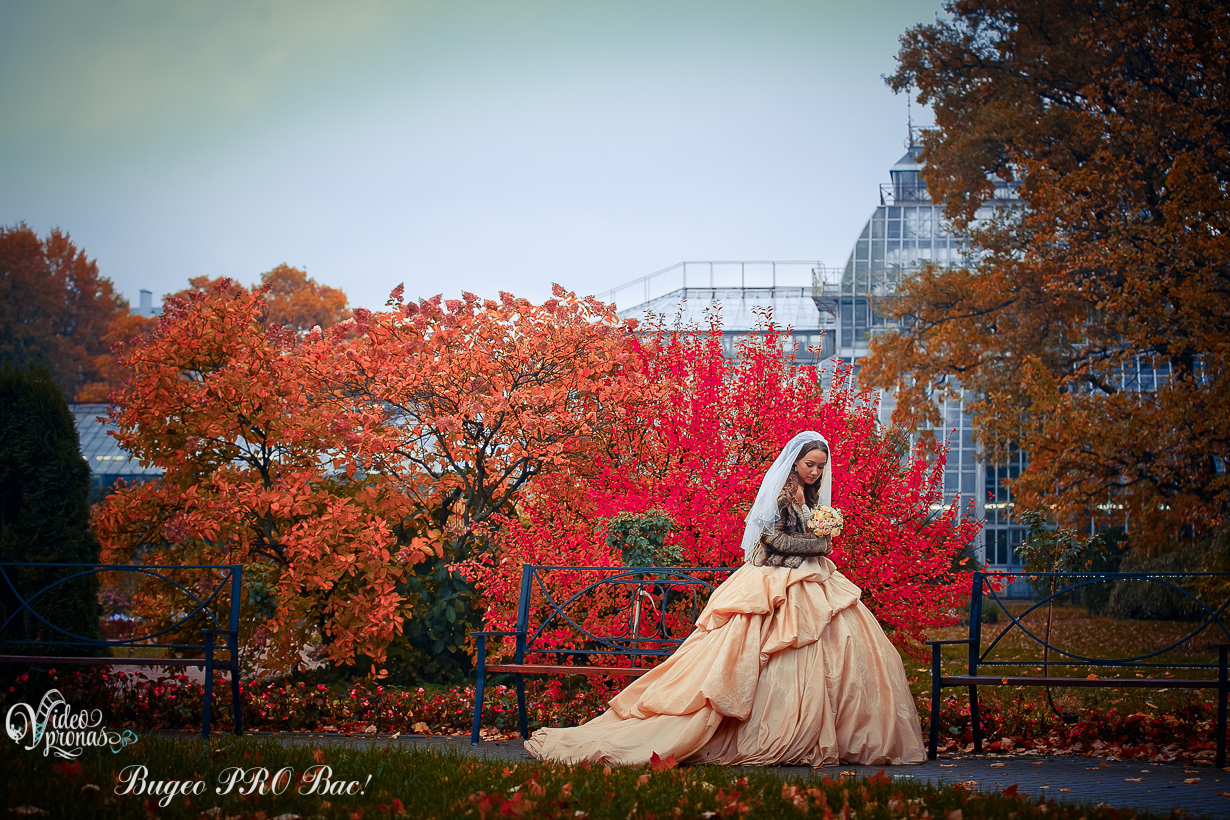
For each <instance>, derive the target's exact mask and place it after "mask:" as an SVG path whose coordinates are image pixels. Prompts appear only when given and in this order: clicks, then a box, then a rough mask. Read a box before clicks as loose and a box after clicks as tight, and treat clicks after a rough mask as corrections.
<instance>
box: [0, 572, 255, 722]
mask: <svg viewBox="0 0 1230 820" xmlns="http://www.w3.org/2000/svg"><path fill="white" fill-rule="evenodd" d="M23 570H26V571H34V572H37V574H39V575H45V574H46V572H52V573H54V572H55V571H56V570H63V572H62V573H60V574H59V577H57V578H55V580H53V581H51V582H50V583H44V582H43V581H40V582H39V583H44V585H43V586H42V587H41V588H39V589H37V590H35V591H33V592H31V591H30V590H28V589H26V588H25V585H24V584H23V583H22V578H21V576H22V575H23V574H25V573H24V572H23ZM184 571H197V572H202V573H205V572H208V573H213V572H217V573H219V577H217V578H215V579H212V580H211V581H210V583H209V584H207V585H204V586H205V587H207V588H206V589H203V590H198V591H193V589H190V588H189V587H188V586H185V585H184V584H183V583H181V582H180V581H179V580H176V579H175V578H173V577H171V575H170V574H169V573H171V572H175V573H176V574H182V573H183V572H184ZM104 573H126V574H129V575H136V576H139V577H141V578H148V579H153V580H154V581H155V582H156V583H162V584H165V585H166V586H167V588H168V590H171V591H172V592H173V593H178V594H180V595H182V596H183V598H182V600H183V601H185V604H184V608H183V610H182V611H180V612H178V613H176V614H175V615H174V616H172V617H171V618H170V619H169V621H170V623H168V624H167V625H165V626H162V627H161V628H158V627H155V628H153V629H152V630H151V631H149V632H147V633H145V634H140V635H136V636H128V637H123V638H93V637H90V636H87V635H80V634H78V633H76V632H73V631H71V630H69V629H67V628H65V627H64V626H63V625H62V624H57V623H55V622H54V621H53V619H52V618H50V617H48V615H47V614H46V613H45V612H43V611H40V609H39V605H40V604H42V603H44V602H48V603H50V602H53V601H54V600H55V598H56V593H57V591H59V592H64V591H66V590H65V589H64V588H63V585H64V584H68V583H70V582H73V581H75V580H77V579H82V578H88V577H90V576H100V575H103V574H104ZM242 579H243V567H242V566H240V565H239V564H229V565H215V564H190V565H170V564H159V565H131V564H59V563H34V562H5V563H0V617H2V618H3V620H0V647H18V646H23V647H34V648H40V649H44V650H59V649H72V650H78V651H79V652H80V654H77V655H54V656H49V655H32V654H4V655H0V661H6V662H11V663H23V662H24V663H54V664H64V663H78V664H82V663H84V664H94V665H129V666H131V665H147V666H201V667H204V669H205V683H204V686H205V693H204V705H203V714H202V722H201V733H202V734H203V735H206V736H208V735H209V728H210V719H211V712H212V702H213V673H214V671H228V672H230V678H231V698H232V712H233V717H234V726H235V734H242V732H243V726H242V721H241V715H240V706H241V700H240V691H239V672H240V669H239V664H240V654H239V653H240V648H239V601H240V592H241V589H242ZM228 599H229V600H228ZM31 620H32V621H33V623H34V624H35V625H36V626H37V627H38V628H39V632H40V633H41V634H42V635H43V637H37V638H36V637H29V636H27V635H25V634H18V635H15V636H14V635H13V633H14V632H16V631H18V630H20V631H23V632H24V630H25V628H26V627H27V625H28V624H29V623H30V621H31ZM202 623H203V624H204V626H203V627H202V626H201V624H202ZM184 629H192V630H198V631H199V632H200V633H201V634H202V635H203V637H202V640H201V641H200V642H199V643H194V642H184V641H182V640H166V641H164V640H159V639H160V638H164V637H166V638H172V637H175V636H178V635H181V634H182V631H183V630H184ZM219 635H220V636H222V638H223V640H224V644H225V645H224V646H223V647H217V646H216V645H215V640H216V637H217V636H219ZM138 647H139V648H142V649H161V650H173V651H174V652H175V653H176V654H178V655H184V654H188V653H193V652H199V653H200V654H201V657H200V658H183V657H176V658H159V657H141V658H132V657H124V658H116V657H109V656H108V655H109V654H110V653H109V650H111V649H117V648H128V649H134V648H138ZM219 648H220V649H221V650H222V651H225V652H227V653H228V655H229V658H228V659H227V660H225V661H219V660H218V659H217V658H216V657H215V653H216V651H217V650H218V649H219ZM100 649H101V650H107V654H104V655H88V654H86V653H87V652H89V651H91V650H100Z"/></svg>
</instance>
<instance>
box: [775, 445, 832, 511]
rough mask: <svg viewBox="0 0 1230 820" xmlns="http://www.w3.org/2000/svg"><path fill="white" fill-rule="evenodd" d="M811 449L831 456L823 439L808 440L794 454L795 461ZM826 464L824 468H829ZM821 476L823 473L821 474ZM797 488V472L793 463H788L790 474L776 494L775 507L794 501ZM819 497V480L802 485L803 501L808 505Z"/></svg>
mask: <svg viewBox="0 0 1230 820" xmlns="http://www.w3.org/2000/svg"><path fill="white" fill-rule="evenodd" d="M812 450H823V451H824V453H825V455H827V456H829V458H832V455H833V454H832V453H830V452H829V448H828V446H827V445H826V444H825V443H824V442H823V441H809V442H807V443H806V444H804V445H803V447H802V449H801V450H799V454H798V455H797V456H795V459H794V460H795V463H798V461H799V459H801V458H802V457H803V456H805V455H807V454H808V453H810V452H811V451H812ZM829 466H830V465H828V464H825V465H824V469H826V470H827V469H829ZM821 475H822V476H823V473H822V474H821ZM798 489H799V474H798V472H796V471H795V468H794V464H791V465H790V475H788V476H787V477H786V483H785V484H783V485H782V491H781V492H780V493H778V494H777V507H778V509H784V508H786V507H789V506H790V505H791V504H793V503H794V494H795V492H796V491H797V490H798ZM819 498H820V482H819V481H815V482H812V483H811V484H804V485H803V501H804V502H805V503H806V504H807V506H808V507H814V506H816V501H817V500H819Z"/></svg>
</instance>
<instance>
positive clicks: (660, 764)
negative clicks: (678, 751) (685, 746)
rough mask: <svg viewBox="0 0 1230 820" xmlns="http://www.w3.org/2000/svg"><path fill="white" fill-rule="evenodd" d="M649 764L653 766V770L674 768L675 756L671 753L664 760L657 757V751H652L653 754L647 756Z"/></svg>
mask: <svg viewBox="0 0 1230 820" xmlns="http://www.w3.org/2000/svg"><path fill="white" fill-rule="evenodd" d="M649 765H650V766H652V767H653V770H654V771H661V770H662V769H673V768H675V756H674V755H671V756H669V757H667V758H666V759H665V760H663V759H662V758H660V757H658V753H657V752H654V753H653V755H652V756H651V757H650V758H649Z"/></svg>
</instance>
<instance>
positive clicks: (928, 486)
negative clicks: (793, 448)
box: [470, 323, 980, 648]
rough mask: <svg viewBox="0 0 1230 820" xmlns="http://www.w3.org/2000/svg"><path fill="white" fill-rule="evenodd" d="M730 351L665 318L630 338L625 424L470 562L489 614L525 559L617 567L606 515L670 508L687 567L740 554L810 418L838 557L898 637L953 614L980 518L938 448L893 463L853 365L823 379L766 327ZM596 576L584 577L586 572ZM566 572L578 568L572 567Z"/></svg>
mask: <svg viewBox="0 0 1230 820" xmlns="http://www.w3.org/2000/svg"><path fill="white" fill-rule="evenodd" d="M764 330H765V332H764V333H762V334H757V335H752V336H749V337H746V338H745V339H743V340H742V341H741V342H740V343H739V345H738V349H737V355H736V357H735V358H734V359H733V360H732V359H728V358H726V357H725V356H724V355H723V352H722V344H721V328H720V325H719V324H716V323H715V324H714V325H712V326H711V327H710V328H708V329H707V330H706V331H701V332H697V331H696V330H695V329H691V330H671V331H667V330H660V331H659V332H657V333H655V334H650V335H648V336H647V337H646V338H645V339H644V340H643V342H642V344H640V345H638V347H637V355H638V357H639V359H640V364H639V369H640V370H642V371H643V372H644V374H645V377H646V380H647V381H646V385H645V389H644V390H643V392H641V393H640V394H639V395H637V396H633V397H630V401H629V410H628V418H629V419H632V420H634V423H632V424H628V425H625V426H623V427H621V428H619V429H618V430H616V431H615V433H614V435H613V436H612V437H611V440H610V442H609V444H608V445H607V446H606V447H605V448H603V449H597V448H595V449H593V450H591V453H592V455H591V457H590V459H588V460H587V461H585V462H583V464H582V468H581V469H574V470H563V469H561V470H556V471H552V472H550V473H547V474H544V475H543V476H541V477H540V478H539V480H537V481H536V482H535V483H534V485H533V486H532V487H531V488H530V489H529V490H528V491H527V492H526V494H525V496H524V498H523V500H522V501H521V502H520V503H519V504H518V507H517V515H516V516H506V517H504V518H503V519H502V520H501V522H500V527H499V529H498V533H497V535H496V541H497V543H498V548H497V549H496V550H494V551H492V552H491V553H489V554H488V555H487V556H485V560H480V561H475V562H473V563H472V565H471V568H470V571H471V572H472V573H473V576H474V577H475V578H476V580H477V582H478V584H479V586H480V588H482V589H483V591H484V595H485V597H486V599H487V603H488V607H487V615H486V618H487V623H488V625H489V626H490V627H491V628H492V629H497V630H500V629H509V628H511V626H512V619H513V617H514V614H515V611H516V607H515V605H516V602H517V598H518V595H519V584H520V576H521V570H520V567H521V565H522V564H527V563H531V564H546V565H585V566H619V563H620V556H619V554H618V553H617V551H616V550H615V549H614V548H612V547H610V546H608V544H607V542H606V538H605V529H604V527H605V522H607V521H608V520H609V519H610V518H611V517H613V516H614V515H616V514H618V513H620V512H624V511H631V512H643V511H646V510H650V509H659V510H663V511H665V512H666V513H667V514H668V515H669V516H670V517H671V519H672V520H674V521H675V523H676V528H675V530H674V531H673V532H672V533H671V535H670V536H669V537H668V540H667V543H668V544H673V545H676V546H678V547H679V548H680V549H681V551H682V553H683V565H684V566H734V567H737V566H739V565H741V564H742V563H743V554H742V548H741V546H740V541H741V538H742V534H743V527H744V521H743V519H744V516H746V514H747V511H748V509H750V507H751V502H752V499H753V498H754V496H755V494H756V491H757V489H758V488H759V484H760V479H761V477H762V476H763V474H764V472H765V470H767V468H768V465H769V464H770V463H771V462H772V460H773V459H774V458H776V456H777V454H778V452H779V451H780V449H781V447H782V445H783V444H784V443H785V442H786V441H788V440H789V439H790V438H791V437H792V436H794V435H795V434H796V433H798V432H800V431H802V430H808V429H814V430H819V431H820V432H821V433H822V434H824V435H825V437H826V438H827V439H828V440H829V442H830V445H831V447H832V453H833V457H832V462H831V463H832V464H833V469H834V474H833V475H834V478H833V502H834V504H835V505H836V506H838V507H840V508H841V509H842V510H843V511H844V512H845V514H846V521H847V528H846V532H845V534H844V535H843V536H842V537H841V539H839V541H838V542H837V544H836V550H835V552H834V555H833V560H834V561H835V562H836V563H837V565H838V567H839V568H841V569H842V570H843V572H845V573H846V574H847V575H848V576H849V577H850V578H851V579H852V580H853V581H854V582H855V583H856V584H858V585H859V586H860V587H861V588H862V589H863V600H864V601H865V602H866V603H867V605H868V606H869V607H871V608H872V610H873V611H874V612H875V614H876V615H877V617H878V618H879V619H880V621H881V622H882V623H883V624H884V625H885V627H886V628H887V629H888V630H889V632H890V634H891V635H892V636H893V638H894V640H895V641H896V642H897V643H898V645H900V646H902V647H906V648H917V647H918V645H919V642H920V640H921V636H922V634H923V633H924V632H925V631H926V630H927V629H930V628H933V627H935V626H939V625H942V624H946V623H949V622H951V618H950V616H949V614H948V613H949V612H950V611H951V610H952V609H953V608H955V607H956V606H958V605H959V604H958V603H957V599H958V598H959V597H960V596H961V595H962V594H963V593H964V591H965V587H966V585H967V582H966V581H965V580H963V578H962V575H961V574H960V573H957V572H954V567H955V566H957V565H958V563H959V562H960V560H961V552H962V550H963V549H964V548H965V547H967V546H969V545H970V543H971V542H972V540H973V538H974V537H975V536H976V534H977V532H978V529H979V526H980V525H979V523H978V522H977V521H974V520H973V519H972V518H968V517H967V518H964V519H961V518H960V515H959V510H956V509H954V508H945V507H943V506H942V482H941V478H942V473H941V471H942V460H941V461H940V462H928V461H927V460H926V459H924V458H922V457H921V456H920V455H916V456H915V457H912V458H908V459H906V460H905V462H904V466H903V463H902V460H901V456H902V452H901V449H899V446H900V442H901V441H902V439H901V438H899V437H896V436H893V437H887V436H885V435H884V434H883V433H881V432H880V431H879V430H878V429H877V422H876V414H875V406H874V403H873V401H872V399H870V398H869V397H867V396H865V395H863V394H861V393H860V392H859V391H858V390H857V389H856V388H855V386H854V383H853V379H852V378H851V373H850V371H849V370H848V369H838V370H837V371H836V372H835V373H833V374H831V381H830V383H829V384H827V385H826V384H825V380H824V379H822V377H821V374H820V373H818V372H817V371H816V370H815V369H814V368H810V367H799V366H797V365H796V363H795V362H794V361H793V357H792V356H791V355H790V354H789V353H786V354H783V352H782V341H783V337H782V336H781V334H780V332H779V331H778V330H777V329H775V328H773V327H772V325H771V324H769V325H766V327H765V328H764ZM590 580H593V579H590ZM573 582H574V583H577V584H579V583H582V582H583V579H581V578H575V579H573Z"/></svg>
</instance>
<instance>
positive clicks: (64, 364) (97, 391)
mask: <svg viewBox="0 0 1230 820" xmlns="http://www.w3.org/2000/svg"><path fill="white" fill-rule="evenodd" d="M152 324H153V323H152V322H151V321H150V320H149V319H146V318H143V317H141V316H137V315H134V314H133V313H132V312H131V311H130V310H129V309H128V303H127V302H125V301H124V299H123V298H121V297H120V295H119V294H118V293H116V292H115V288H114V286H113V285H112V283H111V280H110V279H107V278H106V277H104V276H100V275H99V272H98V264H97V263H96V262H95V261H94V260H92V259H90V258H88V257H87V256H86V254H85V252H84V251H82V250H81V249H80V248H78V247H77V246H76V245H75V244H74V243H73V241H72V238H71V237H70V236H69V235H68V234H67V233H64V232H62V231H60V230H58V229H57V230H53V231H51V233H49V234H48V235H47V237H46V238H45V239H39V237H38V235H37V234H36V233H35V232H34V231H33V230H31V229H30V228H29V227H27V226H26V225H24V224H21V225H15V226H13V227H11V228H7V227H5V228H0V361H3V362H8V363H10V364H13V365H15V366H17V367H19V368H23V369H24V368H25V367H27V366H28V365H32V364H39V365H43V366H45V367H47V368H48V369H49V370H50V371H51V373H52V375H53V376H54V378H55V381H56V384H57V385H59V387H60V389H61V390H62V391H63V392H64V394H65V396H66V398H67V399H68V400H69V401H103V400H105V399H106V397H107V394H108V393H109V392H110V391H111V390H112V389H114V388H115V387H118V386H119V384H120V383H121V382H122V380H123V376H122V374H121V373H120V372H119V370H118V368H117V367H116V364H115V359H114V357H113V356H112V354H111V347H112V345H114V344H115V343H116V342H121V341H125V340H127V339H128V338H129V337H131V336H135V335H138V334H140V333H141V332H143V331H145V330H146V329H148V327H149V326H150V325H152Z"/></svg>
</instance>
